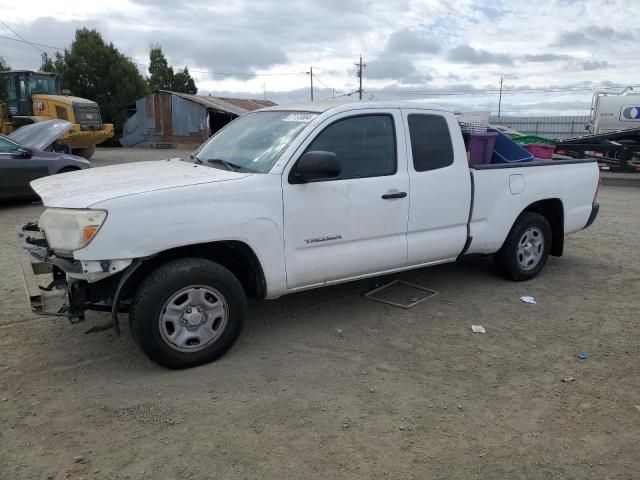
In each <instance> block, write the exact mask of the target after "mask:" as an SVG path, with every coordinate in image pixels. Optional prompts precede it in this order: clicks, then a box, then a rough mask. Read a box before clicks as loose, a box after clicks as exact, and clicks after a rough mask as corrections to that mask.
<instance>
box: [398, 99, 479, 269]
mask: <svg viewBox="0 0 640 480" xmlns="http://www.w3.org/2000/svg"><path fill="white" fill-rule="evenodd" d="M402 112H403V120H404V123H405V129H406V130H407V131H408V132H409V138H410V141H409V142H407V158H408V164H409V172H410V174H409V178H410V191H411V195H410V201H409V226H408V229H407V245H408V263H409V265H413V266H416V265H426V264H430V263H439V262H445V261H449V260H453V259H455V258H456V257H457V256H458V255H459V254H460V253H461V252H462V250H463V248H464V245H465V242H466V239H467V222H468V220H469V211H470V208H471V195H472V192H471V177H470V173H469V167H468V165H467V161H466V153H465V150H464V143H463V142H462V137H461V134H460V127H459V126H458V124H457V122H456V120H455V117H453V116H451V115H443V114H442V113H440V112H437V111H428V110H417V109H416V110H411V109H403V110H402ZM452 134H453V135H456V136H457V137H454V138H453V139H452ZM458 137H460V138H458Z"/></svg>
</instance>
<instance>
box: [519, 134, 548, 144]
mask: <svg viewBox="0 0 640 480" xmlns="http://www.w3.org/2000/svg"><path fill="white" fill-rule="evenodd" d="M512 140H513V141H514V142H516V143H519V144H520V145H531V144H534V143H538V144H542V145H555V143H556V142H554V141H553V140H549V139H547V138H544V137H538V136H537V135H522V136H520V137H513V138H512Z"/></svg>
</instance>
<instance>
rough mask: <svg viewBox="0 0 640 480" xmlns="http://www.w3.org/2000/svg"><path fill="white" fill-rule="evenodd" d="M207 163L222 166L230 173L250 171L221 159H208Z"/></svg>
mask: <svg viewBox="0 0 640 480" xmlns="http://www.w3.org/2000/svg"><path fill="white" fill-rule="evenodd" d="M207 163H215V164H217V165H224V167H225V168H226V169H227V170H229V171H231V172H239V171H241V170H244V171H245V172H246V171H252V170H251V169H249V168H246V167H243V166H242V165H238V164H236V163H233V162H229V161H227V160H223V159H222V158H208V159H207Z"/></svg>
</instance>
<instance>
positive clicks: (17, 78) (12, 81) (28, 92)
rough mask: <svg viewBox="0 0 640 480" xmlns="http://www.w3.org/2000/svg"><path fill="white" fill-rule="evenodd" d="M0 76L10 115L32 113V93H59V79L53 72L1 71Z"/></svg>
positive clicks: (27, 114) (29, 114)
mask: <svg viewBox="0 0 640 480" xmlns="http://www.w3.org/2000/svg"><path fill="white" fill-rule="evenodd" d="M0 78H1V79H2V81H3V82H4V84H5V89H6V104H7V113H8V114H9V116H10V117H12V116H15V115H17V116H31V115H33V114H34V113H33V101H32V98H31V96H32V95H35V94H44V95H60V81H59V80H58V77H57V75H56V74H55V73H43V72H31V71H26V70H17V71H11V72H1V73H0Z"/></svg>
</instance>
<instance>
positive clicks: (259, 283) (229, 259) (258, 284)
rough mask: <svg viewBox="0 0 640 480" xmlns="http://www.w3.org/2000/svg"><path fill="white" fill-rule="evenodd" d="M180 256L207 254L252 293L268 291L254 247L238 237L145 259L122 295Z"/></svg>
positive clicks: (128, 294) (182, 248) (172, 250)
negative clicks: (237, 238)
mask: <svg viewBox="0 0 640 480" xmlns="http://www.w3.org/2000/svg"><path fill="white" fill-rule="evenodd" d="M180 258H205V259H207V260H211V261H213V262H216V263H219V264H220V265H222V266H223V267H225V268H226V269H227V270H229V271H231V273H233V274H234V275H235V277H236V278H237V279H238V281H239V282H240V284H241V285H242V287H243V289H244V291H245V293H246V295H247V296H248V297H258V298H264V297H265V295H266V292H267V285H266V279H265V275H264V271H263V269H262V265H261V264H260V260H259V259H258V256H257V255H256V253H255V252H254V250H253V249H252V248H251V247H250V246H249V245H248V244H246V243H244V242H242V241H238V240H226V241H217V242H209V243H201V244H195V245H185V246H181V247H176V248H172V249H169V250H165V251H163V252H160V253H158V254H156V255H153V256H151V257H148V258H147V259H144V260H142V262H141V263H140V265H139V267H138V268H137V269H136V270H135V272H133V273H132V274H131V276H130V278H128V279H127V280H126V282H125V284H124V285H123V289H122V295H121V298H129V297H131V296H132V295H133V294H134V293H135V291H136V290H137V288H138V286H139V285H140V283H141V282H142V280H143V279H144V278H145V277H146V276H147V275H148V274H149V273H151V272H152V271H153V270H155V269H157V268H158V267H160V266H161V265H163V264H165V263H167V262H170V261H172V260H177V259H180Z"/></svg>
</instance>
